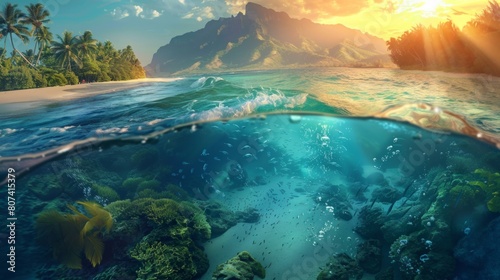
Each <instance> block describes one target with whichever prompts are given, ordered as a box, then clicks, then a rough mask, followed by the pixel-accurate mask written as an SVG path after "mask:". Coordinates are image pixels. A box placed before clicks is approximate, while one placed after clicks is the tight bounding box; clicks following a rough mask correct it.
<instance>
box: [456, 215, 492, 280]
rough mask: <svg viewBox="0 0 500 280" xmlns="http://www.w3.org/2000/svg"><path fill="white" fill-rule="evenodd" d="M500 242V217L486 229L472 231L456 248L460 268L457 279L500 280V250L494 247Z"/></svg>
mask: <svg viewBox="0 0 500 280" xmlns="http://www.w3.org/2000/svg"><path fill="white" fill-rule="evenodd" d="M498 240H500V217H497V218H495V219H494V220H492V221H491V222H490V223H489V224H488V226H487V227H486V228H484V229H479V228H478V229H476V230H471V232H470V234H468V235H465V236H464V237H463V238H462V239H461V240H460V241H459V242H458V244H457V245H456V246H455V248H454V256H455V258H456V259H457V261H458V263H459V265H458V266H457V267H458V268H459V270H458V272H457V279H459V280H462V279H500V267H499V266H498V260H499V259H500V248H499V247H498V246H492V244H497V243H498Z"/></svg>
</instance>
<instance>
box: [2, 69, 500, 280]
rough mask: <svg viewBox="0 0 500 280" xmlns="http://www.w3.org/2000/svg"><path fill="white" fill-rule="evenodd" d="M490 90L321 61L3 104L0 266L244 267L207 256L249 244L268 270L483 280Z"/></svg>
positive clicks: (25, 273) (455, 78) (495, 84)
mask: <svg viewBox="0 0 500 280" xmlns="http://www.w3.org/2000/svg"><path fill="white" fill-rule="evenodd" d="M497 88H500V79H498V78H492V77H488V76H482V75H465V74H450V73H439V72H417V71H408V72H403V71H399V70H390V69H348V68H335V69H330V68H328V69H306V70H286V71H285V70H281V71H263V72H247V73H229V74H220V75H217V76H213V77H210V76H206V77H200V76H197V77H184V78H183V79H180V80H177V81H174V82H171V83H153V84H151V85H148V86H144V87H141V88H135V89H130V90H127V91H124V92H119V93H114V94H105V95H100V96H95V97H90V98H86V99H80V100H74V101H69V102H64V103H56V104H29V105H28V106H26V104H23V105H20V104H14V105H12V104H10V105H5V104H4V105H0V109H1V111H0V112H1V114H0V119H1V123H0V133H1V134H0V156H2V157H1V158H0V172H1V173H2V174H3V175H2V177H1V178H2V179H4V178H5V180H4V182H2V185H3V186H6V187H7V186H9V185H10V188H4V191H3V195H2V196H3V197H5V200H4V201H5V204H4V205H5V207H4V208H5V210H4V211H3V213H7V215H6V218H4V221H5V224H6V225H9V224H10V223H14V224H15V228H14V227H11V228H10V229H9V228H8V227H4V230H2V231H1V232H0V234H1V237H2V240H7V241H9V240H14V242H15V244H11V245H12V246H14V247H13V250H11V249H12V248H7V249H5V252H2V255H3V256H4V257H3V259H4V260H5V261H3V263H4V268H3V269H2V275H6V276H7V277H9V278H8V279H16V278H15V277H17V278H18V279H33V278H39V279H136V278H141V279H151V278H154V277H156V279H212V275H213V273H216V274H215V275H217V276H214V277H215V278H216V279H217V277H219V279H224V278H223V277H230V275H234V274H240V276H239V277H240V278H235V279H248V278H244V277H243V276H241V275H242V274H244V273H245V271H246V273H248V274H249V275H261V273H260V270H259V265H258V264H256V263H255V262H253V261H249V260H248V259H247V260H246V261H239V262H236V261H234V260H233V262H232V263H231V264H227V265H226V266H221V267H217V266H218V265H219V264H223V263H225V262H226V261H228V260H229V259H231V258H233V257H235V256H236V255H237V254H238V253H239V252H242V251H247V252H249V253H250V254H251V256H252V257H253V258H254V259H255V261H257V262H259V263H260V265H261V266H262V267H261V268H264V269H265V271H266V277H265V279H316V278H317V277H318V279H344V278H342V277H347V275H346V274H342V273H346V271H347V273H348V274H350V277H351V278H349V279H375V276H377V279H454V278H456V279H471V278H476V279H478V278H479V279H496V278H497V276H498V275H499V273H500V272H499V271H498V270H497V268H496V262H495V260H496V261H498V259H499V257H500V252H499V250H498V249H495V248H498V246H491V245H492V242H498V241H496V240H498V239H497V238H498V236H497V235H498V232H499V231H498V230H497V227H498V224H499V221H500V218H498V213H499V212H500V199H499V198H498V195H499V194H498V193H499V192H500V175H499V172H500V164H499V162H500V151H499V149H498V148H497V147H496V146H495V145H497V143H498V135H499V133H500V119H499V115H498V112H500V108H499V107H500V97H499V96H498V92H497V90H496V89H497ZM422 103H428V104H429V105H426V104H422ZM387 107H389V108H388V109H387ZM284 112H286V114H283V113H284ZM303 112H309V113H308V114H304V113H303ZM269 113H272V114H269ZM276 113H278V114H276ZM310 113H314V114H310ZM249 115H254V116H253V117H250V118H245V117H246V116H249ZM255 115H256V116H255ZM333 115H335V116H333ZM387 118H389V119H387ZM221 119H224V120H221ZM390 119H394V120H403V121H407V122H411V123H414V124H418V125H420V126H424V127H428V128H433V129H434V131H429V130H424V129H422V128H420V127H418V126H414V125H412V124H409V123H406V122H397V121H394V120H390ZM443 130H446V131H447V132H444V131H443ZM450 131H451V132H450ZM453 131H454V132H453ZM456 132H462V133H465V134H468V135H471V136H474V137H468V136H465V135H461V134H458V133H456ZM478 136H480V137H479V138H478V139H476V137H478ZM9 179H10V181H8V180H9ZM14 186H15V187H14ZM8 197H12V199H11V202H10V206H11V208H10V209H9V208H8V207H9V202H8V200H9V198H8ZM13 199H15V200H13ZM9 211H11V212H9ZM11 214H12V215H11ZM2 217H5V216H4V215H2ZM9 218H10V220H9ZM13 218H16V219H13ZM5 228H7V229H5ZM10 236H14V237H12V238H10V239H9V237H10ZM4 248H5V247H4ZM12 251H13V252H14V253H15V256H14V257H13V256H12V254H11V253H12ZM342 253H345V254H343V255H342ZM7 254H10V256H9V255H7ZM339 254H340V255H339ZM5 256H7V259H5V258H6V257H5ZM9 258H10V259H12V258H13V259H14V261H15V270H16V272H15V273H12V272H9V271H8V270H7V269H8V268H9V267H10V264H9V263H7V260H9ZM5 264H6V265H5ZM11 264H12V263H11ZM252 269H253V270H252ZM215 271H217V272H215ZM261 276H262V275H261ZM248 277H250V276H248ZM2 279H5V278H2ZM227 279H229V278H227ZM345 279H348V278H345Z"/></svg>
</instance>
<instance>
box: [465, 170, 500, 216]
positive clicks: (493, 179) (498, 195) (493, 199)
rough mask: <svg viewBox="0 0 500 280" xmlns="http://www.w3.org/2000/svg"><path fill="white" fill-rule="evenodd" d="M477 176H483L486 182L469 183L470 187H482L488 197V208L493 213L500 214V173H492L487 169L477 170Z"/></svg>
mask: <svg viewBox="0 0 500 280" xmlns="http://www.w3.org/2000/svg"><path fill="white" fill-rule="evenodd" d="M474 173H475V174H478V175H479V176H481V177H482V178H483V179H484V181H472V182H469V185H470V186H477V187H480V188H481V189H482V190H483V191H484V192H485V193H486V195H487V196H488V199H489V200H488V202H487V204H486V205H487V207H488V210H490V211H491V212H496V213H499V212H500V173H498V172H495V173H493V172H490V171H488V170H485V169H476V170H475V171H474Z"/></svg>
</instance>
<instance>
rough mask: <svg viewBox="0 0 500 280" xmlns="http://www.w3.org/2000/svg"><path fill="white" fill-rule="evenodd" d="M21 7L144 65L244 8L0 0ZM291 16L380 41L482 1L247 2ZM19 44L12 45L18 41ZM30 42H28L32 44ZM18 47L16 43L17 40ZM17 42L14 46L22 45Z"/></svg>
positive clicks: (201, 2)
mask: <svg viewBox="0 0 500 280" xmlns="http://www.w3.org/2000/svg"><path fill="white" fill-rule="evenodd" d="M7 2H8V3H12V4H17V5H18V8H21V9H22V10H24V6H26V5H29V4H31V3H42V4H43V5H44V6H45V8H46V9H47V10H48V11H49V12H50V19H51V22H50V23H48V24H47V26H48V27H50V30H51V31H52V32H53V33H54V37H56V38H57V36H56V35H58V34H62V33H63V32H64V31H71V32H73V35H79V34H83V32H85V31H86V30H90V31H91V32H92V33H93V35H94V38H95V39H97V40H99V41H106V40H109V41H111V42H112V43H113V45H114V46H115V48H118V49H122V48H125V47H126V46H127V45H130V46H132V48H133V50H134V52H135V53H136V55H137V57H138V58H139V60H140V61H141V63H142V65H143V66H145V65H147V64H149V63H150V62H151V59H152V56H153V54H154V53H155V52H156V51H157V50H158V48H159V47H161V46H163V45H166V44H168V43H169V42H170V39H172V38H173V37H175V36H178V35H182V34H184V33H187V32H190V31H196V30H198V29H201V28H203V27H204V26H205V24H206V23H207V22H208V21H210V20H213V19H218V18H220V17H230V16H231V15H236V14H237V13H238V12H240V11H241V12H244V10H245V5H246V3H247V2H248V1H245V0H38V1H36V0H11V1H5V0H0V9H3V7H4V5H5V3H7ZM252 2H255V3H258V4H261V5H263V6H265V7H267V8H272V9H274V10H276V11H285V12H287V13H288V14H289V15H290V16H291V17H293V18H299V19H300V18H308V19H310V20H312V21H314V22H317V23H322V24H337V23H340V24H343V25H345V26H347V27H350V28H354V29H359V30H361V31H363V32H367V33H370V34H372V35H375V36H379V37H381V38H383V39H385V40H388V39H389V38H391V37H398V36H399V35H401V34H402V33H403V32H404V31H406V30H409V29H411V28H412V27H413V26H415V25H416V24H418V23H422V24H424V25H434V26H435V25H437V24H438V23H439V22H443V21H446V20H448V19H451V20H453V22H454V23H455V24H456V25H457V26H459V27H460V28H461V27H462V26H463V25H464V24H465V23H466V22H468V21H469V20H470V19H472V18H473V17H474V16H475V15H476V14H478V13H480V12H481V11H482V10H483V9H484V8H485V7H486V6H487V5H488V1H487V0H483V1H478V0H253V1H252ZM19 44H21V43H17V45H19ZM32 44H33V43H31V45H32ZM21 45H22V44H21ZM28 47H30V45H28V46H24V47H22V46H20V47H19V48H20V49H22V48H28Z"/></svg>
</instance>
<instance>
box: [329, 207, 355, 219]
mask: <svg viewBox="0 0 500 280" xmlns="http://www.w3.org/2000/svg"><path fill="white" fill-rule="evenodd" d="M333 213H335V216H337V217H338V218H340V219H342V220H344V221H350V220H351V219H352V213H351V212H350V211H349V206H348V205H346V204H344V203H339V204H338V205H337V207H334V210H333Z"/></svg>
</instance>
